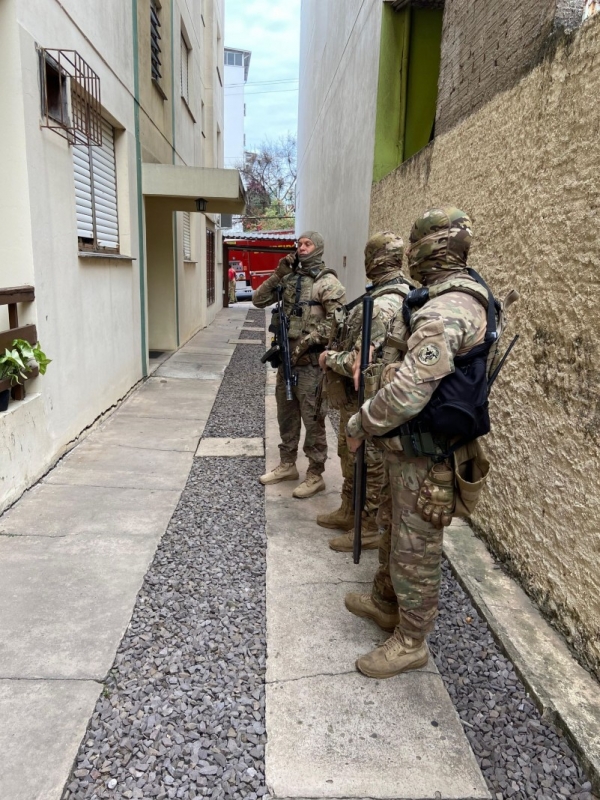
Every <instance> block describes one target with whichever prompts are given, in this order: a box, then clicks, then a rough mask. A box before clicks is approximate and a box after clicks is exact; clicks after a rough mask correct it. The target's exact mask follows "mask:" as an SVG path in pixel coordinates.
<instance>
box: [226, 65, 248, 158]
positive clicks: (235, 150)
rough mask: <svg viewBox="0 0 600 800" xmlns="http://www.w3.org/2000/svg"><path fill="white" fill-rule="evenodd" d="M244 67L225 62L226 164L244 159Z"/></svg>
mask: <svg viewBox="0 0 600 800" xmlns="http://www.w3.org/2000/svg"><path fill="white" fill-rule="evenodd" d="M244 150H245V145H244V67H237V66H234V65H231V64H225V166H226V167H230V168H232V167H238V166H239V165H241V164H242V163H243V161H244Z"/></svg>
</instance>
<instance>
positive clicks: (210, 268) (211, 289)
mask: <svg viewBox="0 0 600 800" xmlns="http://www.w3.org/2000/svg"><path fill="white" fill-rule="evenodd" d="M214 302H215V232H214V231H206V304H207V305H209V306H211V305H212V304H213V303H214Z"/></svg>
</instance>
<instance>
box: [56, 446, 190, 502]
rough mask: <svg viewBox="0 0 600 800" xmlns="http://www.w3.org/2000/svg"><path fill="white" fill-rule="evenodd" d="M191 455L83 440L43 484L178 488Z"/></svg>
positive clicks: (185, 476)
mask: <svg viewBox="0 0 600 800" xmlns="http://www.w3.org/2000/svg"><path fill="white" fill-rule="evenodd" d="M192 459H193V453H192V452H181V451H175V450H152V451H150V452H149V451H148V450H147V449H144V448H134V447H118V446H115V445H110V444H109V445H105V444H102V443H101V442H100V441H94V442H90V441H85V442H83V443H82V444H80V445H79V447H76V448H75V449H74V450H71V452H70V453H68V454H67V455H66V456H65V457H64V459H63V460H62V461H61V462H60V463H59V464H58V465H57V466H56V467H55V469H53V470H52V472H50V473H49V474H48V476H47V477H46V478H44V482H45V483H61V484H65V483H67V484H86V485H87V486H114V487H116V488H117V489H124V488H128V489H136V488H137V489H167V490H168V489H173V490H177V489H179V490H180V489H182V487H183V486H184V485H185V482H186V480H187V476H188V474H189V471H190V469H191V466H192Z"/></svg>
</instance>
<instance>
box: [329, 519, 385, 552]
mask: <svg viewBox="0 0 600 800" xmlns="http://www.w3.org/2000/svg"><path fill="white" fill-rule="evenodd" d="M379 536H380V534H379V528H378V527H377V522H376V521H375V519H374V518H373V517H367V518H366V519H365V518H363V523H362V528H361V532H360V541H361V548H362V549H363V550H377V548H378V547H379ZM329 547H331V549H332V550H336V551H337V552H338V553H351V552H352V549H353V547H354V528H352V529H351V530H349V531H346V533H342V534H341V536H335V537H334V538H333V539H330V540H329Z"/></svg>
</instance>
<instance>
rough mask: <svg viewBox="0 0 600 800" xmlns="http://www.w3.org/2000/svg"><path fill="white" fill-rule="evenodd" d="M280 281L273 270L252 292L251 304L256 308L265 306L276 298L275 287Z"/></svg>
mask: <svg viewBox="0 0 600 800" xmlns="http://www.w3.org/2000/svg"><path fill="white" fill-rule="evenodd" d="M280 283H281V278H280V277H279V275H277V273H276V272H274V273H273V274H272V275H270V276H269V277H268V278H267V280H266V281H264V282H263V283H261V285H260V286H259V287H258V289H256V290H255V291H254V292H252V305H253V306H256V308H266V307H267V306H270V305H272V304H273V303H274V302H275V301H276V300H277V293H276V291H275V290H276V288H277V287H278V286H279V284H280Z"/></svg>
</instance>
